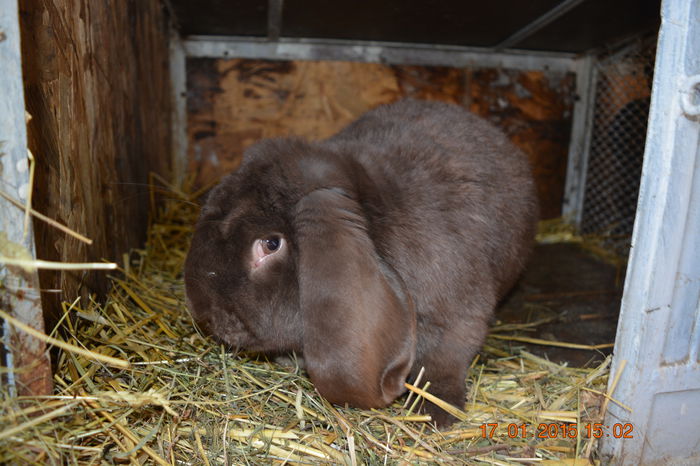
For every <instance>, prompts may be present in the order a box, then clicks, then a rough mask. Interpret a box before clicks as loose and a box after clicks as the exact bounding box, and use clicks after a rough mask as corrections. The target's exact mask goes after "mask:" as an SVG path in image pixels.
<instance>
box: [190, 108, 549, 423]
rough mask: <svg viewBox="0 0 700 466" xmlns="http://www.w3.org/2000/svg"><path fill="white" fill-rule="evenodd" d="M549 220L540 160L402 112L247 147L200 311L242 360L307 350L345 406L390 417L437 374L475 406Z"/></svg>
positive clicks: (332, 397)
mask: <svg viewBox="0 0 700 466" xmlns="http://www.w3.org/2000/svg"><path fill="white" fill-rule="evenodd" d="M537 218H538V210H537V203H536V198H535V188H534V184H533V179H532V175H531V171H530V167H529V165H528V161H527V159H526V157H525V156H524V155H523V153H522V152H521V151H520V150H518V149H517V148H516V147H515V146H514V145H513V144H511V143H510V142H509V141H508V139H506V137H505V136H504V135H503V134H502V133H501V131H499V130H498V129H496V128H495V127H494V126H492V125H491V124H489V123H487V122H486V121H484V120H482V119H480V118H479V117H477V116H475V115H473V114H471V113H469V112H467V111H465V110H464V109H462V108H460V107H458V106H455V105H449V104H444V103H438V102H425V101H418V100H412V99H408V100H402V101H399V102H397V103H394V104H391V105H386V106H382V107H379V108H376V109H374V110H372V111H369V112H367V113H366V114H365V115H363V116H362V117H360V118H359V119H358V120H356V121H355V122H354V123H352V124H350V125H349V126H348V127H346V128H345V129H343V130H342V131H340V132H339V133H338V134H337V135H335V136H333V137H331V138H330V139H327V140H324V141H320V142H306V141H304V140H300V139H293V138H285V139H270V140H263V141H260V142H259V143H257V144H255V145H254V146H252V147H251V148H250V149H248V150H247V151H246V153H245V156H244V161H243V163H242V165H241V167H240V169H239V170H238V171H237V172H235V173H233V174H231V175H229V176H227V177H226V178H225V179H224V180H223V181H222V182H221V183H220V184H219V185H218V186H217V187H216V188H214V189H213V190H212V192H211V193H210V195H209V198H208V200H207V201H206V203H205V205H204V206H203V209H202V212H201V216H200V218H199V221H198V223H197V226H196V230H195V233H194V238H193V240H192V245H191V249H190V251H189V254H188V256H187V261H186V265H185V284H186V290H187V298H188V306H189V309H190V310H191V312H192V315H193V317H194V319H195V321H196V322H197V323H198V324H199V325H200V326H201V327H202V328H203V329H204V330H205V331H208V332H209V333H211V334H212V335H214V336H215V337H216V338H218V339H219V340H221V341H222V342H225V343H227V344H229V345H231V346H233V347H235V348H239V349H246V350H250V351H259V352H269V353H279V352H285V351H295V352H297V353H301V354H302V355H303V358H304V360H305V364H306V369H307V371H308V374H309V376H310V377H311V380H312V382H313V383H314V385H315V387H316V389H317V390H318V391H319V392H320V393H321V395H323V396H324V397H325V398H326V399H328V400H329V401H331V402H333V403H338V404H344V403H348V404H350V405H352V406H356V407H360V408H376V407H382V406H386V405H388V404H389V403H391V402H392V401H393V400H394V399H395V398H396V397H398V396H399V395H401V394H402V393H403V392H404V391H405V387H404V382H405V381H406V379H407V377H415V375H416V374H417V373H418V371H419V370H420V368H421V367H424V368H425V377H424V379H423V380H424V381H425V380H430V381H431V382H432V385H431V392H432V393H433V394H434V395H436V396H438V397H439V398H441V399H443V400H445V401H447V402H449V403H452V404H453V405H456V406H458V407H460V408H461V407H463V406H464V402H465V391H466V386H465V377H466V372H467V368H468V365H469V363H470V361H471V359H472V358H473V356H474V355H475V353H476V352H477V351H478V350H479V348H480V347H481V345H482V343H483V341H484V337H485V336H486V333H487V330H488V325H489V322H490V320H491V319H492V316H493V312H494V308H495V306H496V304H497V302H498V301H499V299H500V298H501V297H502V296H503V295H504V294H505V293H506V292H507V291H508V289H509V288H510V287H511V286H512V285H513V283H514V282H515V280H516V279H517V277H518V275H519V274H520V272H521V271H522V269H523V266H524V263H525V260H526V258H527V257H528V254H529V252H530V250H531V247H532V242H533V237H534V233H535V225H536V220H537ZM426 410H427V412H428V413H430V414H431V415H432V417H433V419H434V420H435V421H436V422H437V424H438V425H439V426H446V425H449V424H450V423H452V422H453V421H454V418H453V417H452V416H450V415H449V414H447V413H446V412H445V411H442V410H441V409H440V408H438V407H437V406H436V405H433V404H431V403H427V406H426Z"/></svg>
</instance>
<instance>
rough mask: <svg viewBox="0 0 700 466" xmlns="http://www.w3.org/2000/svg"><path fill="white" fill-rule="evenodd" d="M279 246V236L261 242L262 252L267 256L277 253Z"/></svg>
mask: <svg viewBox="0 0 700 466" xmlns="http://www.w3.org/2000/svg"><path fill="white" fill-rule="evenodd" d="M280 244H281V238H280V237H279V236H271V237H269V238H265V239H264V240H262V247H263V251H265V253H267V254H272V253H273V252H275V251H277V250H278V249H279V247H280Z"/></svg>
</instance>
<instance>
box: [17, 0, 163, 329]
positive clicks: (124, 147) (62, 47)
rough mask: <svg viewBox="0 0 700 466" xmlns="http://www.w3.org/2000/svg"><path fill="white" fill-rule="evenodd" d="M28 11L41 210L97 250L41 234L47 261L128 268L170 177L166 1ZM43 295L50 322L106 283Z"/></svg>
mask: <svg viewBox="0 0 700 466" xmlns="http://www.w3.org/2000/svg"><path fill="white" fill-rule="evenodd" d="M19 3H20V21H21V29H22V55H23V57H22V60H23V73H24V80H25V96H26V106H27V111H28V112H29V113H30V114H31V116H32V120H31V122H30V124H29V128H28V129H29V147H30V149H31V151H32V152H33V154H34V157H35V158H36V161H37V170H36V175H35V180H34V186H35V189H34V206H35V208H36V209H37V210H39V211H40V212H42V213H45V214H46V215H48V216H50V217H52V218H55V219H56V220H58V221H60V222H63V223H65V224H66V225H68V226H69V227H71V228H72V229H74V230H76V231H78V232H80V233H83V234H85V235H87V236H88V237H89V238H91V239H92V240H93V241H94V244H93V245H91V246H88V245H86V244H84V243H81V242H79V241H77V240H75V239H73V238H72V237H69V236H66V235H64V234H63V233H60V232H58V231H57V230H55V229H52V228H50V227H47V226H46V225H45V224H44V223H41V222H36V223H35V232H36V246H37V256H38V257H39V258H41V259H47V260H54V261H62V262H83V261H100V260H102V259H103V258H104V259H108V260H113V261H117V262H119V263H122V253H124V252H126V251H128V250H129V249H130V248H132V247H138V246H141V245H142V243H143V240H144V238H145V235H144V233H145V228H146V226H147V222H148V208H149V206H148V188H147V186H146V183H147V182H148V179H147V177H148V173H149V171H155V172H158V173H160V174H163V175H164V176H168V174H169V171H170V163H171V153H170V123H169V122H170V110H171V94H170V79H169V74H168V73H169V70H168V57H169V55H168V31H169V29H168V21H169V18H168V16H167V14H166V12H165V11H164V9H163V6H162V3H161V1H160V0H138V1H137V0H119V1H109V0H20V2H19ZM40 283H41V286H42V288H43V289H44V290H45V292H43V293H42V304H43V306H44V313H45V315H47V317H49V318H50V317H51V316H52V315H53V316H55V315H56V313H57V311H58V309H59V308H58V307H57V306H58V305H59V303H60V301H61V300H64V299H66V300H72V299H74V297H75V296H76V295H78V294H81V293H82V294H83V296H84V295H86V294H87V293H92V292H95V293H102V292H104V291H105V290H106V286H107V280H106V275H105V273H104V272H97V273H83V272H78V273H72V272H71V273H67V272H62V273H55V272H46V271H44V272H42V273H41V275H40ZM55 290H58V291H55ZM49 320H51V319H49Z"/></svg>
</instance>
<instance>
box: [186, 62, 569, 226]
mask: <svg viewBox="0 0 700 466" xmlns="http://www.w3.org/2000/svg"><path fill="white" fill-rule="evenodd" d="M187 81H188V82H187V87H188V99H187V105H188V109H187V110H188V115H187V116H188V136H189V141H190V144H189V155H188V157H189V162H188V164H189V171H190V172H191V173H193V174H194V175H195V176H196V180H197V184H198V185H206V184H208V183H210V182H212V181H214V180H216V179H217V178H219V177H221V176H222V175H223V174H225V173H227V172H229V171H232V170H234V169H235V168H236V167H237V166H238V164H239V163H240V160H241V156H242V153H243V151H244V149H245V148H246V147H248V146H249V145H250V144H252V143H253V142H255V141H256V140H258V139H260V138H263V137H272V136H285V135H297V136H303V137H307V138H309V139H319V138H324V137H328V136H330V135H332V134H333V133H335V132H336V131H338V130H339V129H340V128H342V127H343V126H345V125H346V124H347V123H349V122H350V121H352V120H353V119H355V118H356V117H358V116H359V115H360V114H361V113H363V112H365V111H366V110H369V109H370V108H373V107H375V106H377V105H379V104H382V103H388V102H392V101H394V100H397V99H399V98H401V97H404V96H413V97H417V98H424V99H437V100H442V101H447V102H453V103H456V104H459V105H462V106H464V107H466V108H468V109H470V110H472V111H473V112H475V113H477V114H479V115H482V116H484V117H485V118H487V119H489V120H491V121H492V122H493V123H495V124H496V125H498V126H500V127H501V128H503V129H504V131H505V132H506V133H507V134H508V135H509V137H510V138H511V139H512V140H513V141H514V142H515V143H516V144H517V145H518V146H520V147H521V148H522V149H523V150H524V151H525V152H526V153H527V154H528V156H529V157H530V159H531V161H532V164H533V166H534V170H535V176H536V178H537V182H538V189H539V196H540V200H541V204H542V215H543V217H544V218H551V217H556V216H558V215H560V213H561V204H562V198H563V192H564V180H565V173H566V160H567V151H568V145H569V131H570V126H571V111H572V106H573V98H574V85H575V82H574V75H573V74H568V73H554V72H541V71H530V72H523V71H508V70H496V69H458V68H445V67H421V66H387V65H381V64H372V63H351V62H327V61H325V62H320V61H319V62H313V61H267V60H239V59H209V58H190V59H188V61H187Z"/></svg>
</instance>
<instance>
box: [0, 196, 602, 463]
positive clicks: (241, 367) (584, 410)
mask: <svg viewBox="0 0 700 466" xmlns="http://www.w3.org/2000/svg"><path fill="white" fill-rule="evenodd" d="M195 197H196V194H193V195H187V194H184V193H179V194H177V193H176V194H173V195H171V198H170V199H168V200H165V201H164V202H163V203H162V205H161V207H160V208H159V210H158V211H157V212H154V214H153V217H154V219H153V221H152V222H151V223H152V224H151V226H150V229H149V236H148V242H147V245H146V247H145V248H144V249H143V250H137V251H135V252H134V253H133V254H132V256H131V257H130V259H128V260H126V263H125V265H124V267H123V269H121V270H119V273H115V274H114V276H113V278H112V287H111V291H110V293H109V296H108V297H107V299H106V301H105V302H104V303H97V302H91V303H89V304H88V305H80V304H78V301H77V300H76V301H75V302H73V303H65V304H64V310H65V316H64V319H63V320H62V321H61V323H60V328H59V329H58V331H56V332H55V334H54V336H55V337H56V338H58V339H61V340H63V341H65V342H66V343H68V344H69V345H72V347H67V348H66V349H61V350H60V352H59V353H58V354H59V356H58V360H57V364H56V372H55V376H54V384H55V394H54V395H53V396H47V397H41V398H22V399H20V398H17V397H11V396H10V395H9V394H8V393H3V394H2V395H3V399H2V405H1V407H0V463H2V464H31V463H39V464H122V463H123V464H132V463H133V464H206V465H208V464H276V463H280V464H324V463H327V464H408V463H410V464H423V463H424V464H434V463H446V464H497V465H501V464H535V463H545V464H547V463H548V462H552V463H556V464H561V462H566V463H567V464H574V459H575V458H578V460H577V461H576V462H575V464H589V461H592V460H591V458H592V457H593V456H594V454H595V447H596V442H597V440H596V439H595V438H589V436H588V435H586V434H587V430H586V426H587V425H589V424H592V423H595V422H601V419H602V413H603V411H604V409H605V405H607V403H608V401H609V397H607V395H605V391H606V387H607V382H608V365H609V359H606V360H605V362H603V363H602V365H600V366H598V367H593V368H586V369H579V368H570V367H566V366H561V365H557V364H554V363H551V362H549V361H547V360H544V359H541V358H539V357H537V356H535V355H533V354H530V353H528V352H526V351H525V350H524V349H523V348H522V347H519V346H518V345H519V344H520V343H519V341H518V340H517V338H519V337H516V338H515V339H514V338H513V336H515V335H520V337H522V336H523V335H526V334H527V330H528V328H531V327H532V326H533V325H536V323H535V324H523V325H509V326H505V325H501V326H500V327H499V326H498V325H496V326H495V327H494V328H493V329H492V336H490V337H489V339H488V340H487V343H486V345H485V347H484V349H483V351H482V352H481V354H480V355H479V356H478V357H477V358H476V359H475V360H474V361H465V362H464V363H465V364H471V365H470V371H469V378H468V380H467V385H468V394H469V396H468V400H467V403H466V405H465V406H464V407H462V408H464V410H463V411H462V410H460V411H459V412H456V414H457V415H458V416H459V417H460V419H462V420H461V421H460V422H459V423H457V424H455V425H454V426H452V427H451V428H450V429H449V430H445V431H437V430H435V429H433V428H432V427H431V425H430V424H429V423H428V422H427V418H426V416H423V415H421V414H420V413H419V410H418V405H419V404H420V403H421V401H422V396H419V395H416V394H415V393H413V392H411V395H412V396H411V399H410V400H406V397H402V398H401V399H399V400H397V401H396V402H395V403H394V404H393V405H392V406H391V407H389V408H387V409H384V410H376V411H363V410H357V409H352V408H342V407H338V406H332V405H329V404H328V403H327V402H326V401H325V400H323V399H322V398H321V397H320V396H319V395H318V394H317V393H316V392H315V391H314V388H313V385H312V384H311V383H310V382H309V380H308V379H307V378H306V376H305V374H304V373H303V371H302V370H300V369H299V367H298V366H297V365H296V361H295V360H294V357H293V356H292V357H290V358H289V361H287V363H286V364H278V363H275V362H272V361H269V360H267V359H266V358H265V357H262V356H256V355H250V354H238V355H235V354H231V353H229V352H227V350H226V349H225V348H223V347H221V346H220V345H217V344H216V343H214V342H213V341H212V340H210V339H208V338H206V337H204V336H202V335H200V334H199V333H198V332H197V331H196V329H195V327H194V325H193V323H192V321H191V318H190V316H189V314H188V312H187V310H186V307H185V304H184V290H183V283H182V268H183V262H184V259H185V255H186V251H187V245H188V241H189V238H190V235H191V232H192V225H193V224H194V221H195V219H196V215H197V207H196V203H195V202H194V200H195ZM525 340H526V338H525ZM521 341H522V338H521ZM73 347H77V348H82V349H83V350H88V351H89V353H85V351H83V352H82V354H79V353H78V352H76V350H74V349H73ZM94 353H98V354H99V355H104V356H110V357H111V358H114V359H105V358H102V360H97V359H96V358H95V354H94ZM125 363H128V367H120V366H121V365H126V364H125ZM417 385H418V386H419V387H420V388H417V387H416V388H414V387H413V386H411V389H412V390H413V391H415V392H419V393H424V392H423V391H422V390H421V389H426V388H427V392H428V393H429V392H430V387H429V384H428V386H427V387H426V382H425V381H420V382H419V383H418V384H417ZM425 396H430V395H425ZM523 426H524V427H523ZM574 429H575V430H574ZM543 431H544V432H543ZM538 433H539V434H540V436H541V437H542V438H539V437H537V434H538Z"/></svg>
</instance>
